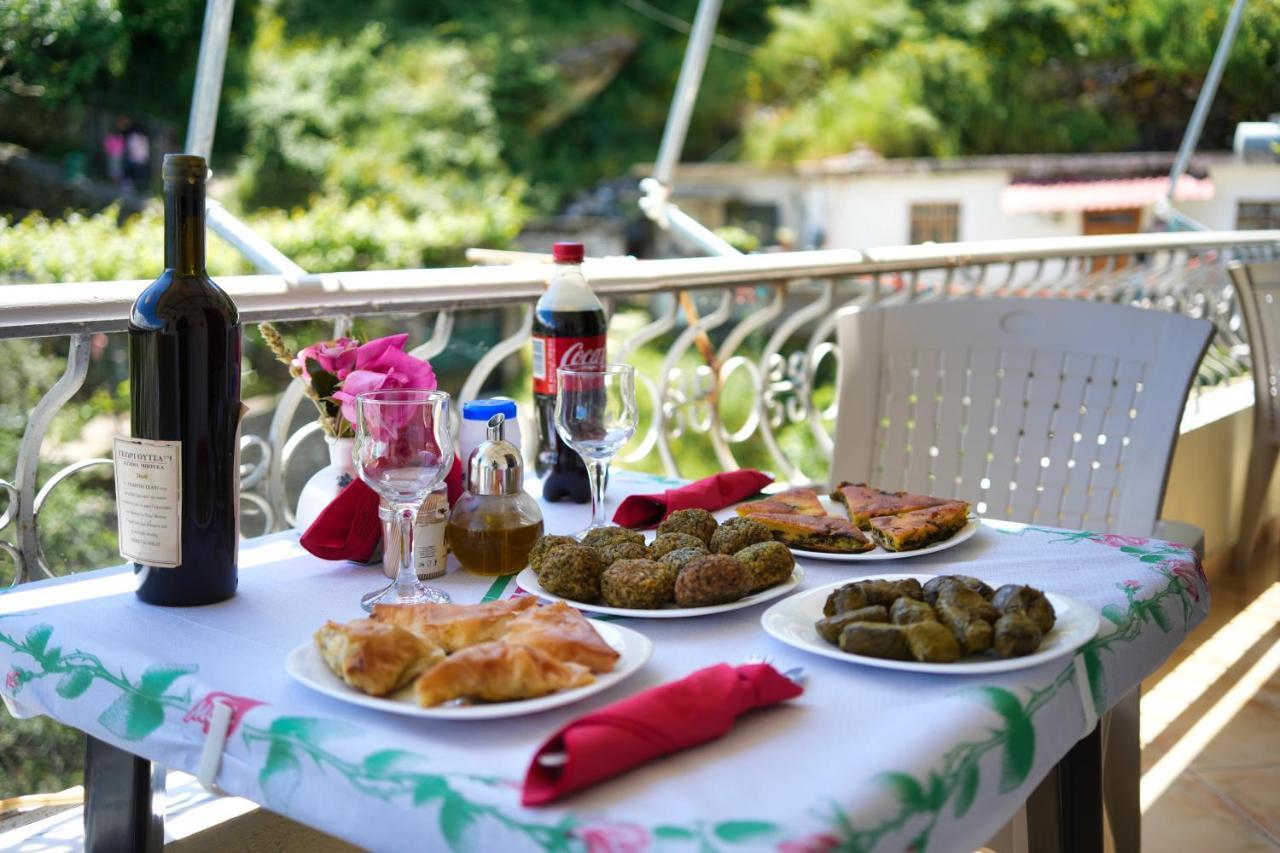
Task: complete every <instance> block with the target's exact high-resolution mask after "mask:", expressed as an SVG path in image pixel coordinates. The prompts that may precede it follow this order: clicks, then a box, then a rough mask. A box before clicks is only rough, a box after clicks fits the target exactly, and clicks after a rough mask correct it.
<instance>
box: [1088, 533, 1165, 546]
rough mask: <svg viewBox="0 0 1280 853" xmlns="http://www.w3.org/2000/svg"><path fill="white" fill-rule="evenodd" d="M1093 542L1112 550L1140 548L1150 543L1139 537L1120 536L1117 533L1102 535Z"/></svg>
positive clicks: (1148, 540)
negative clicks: (1108, 546)
mask: <svg viewBox="0 0 1280 853" xmlns="http://www.w3.org/2000/svg"><path fill="white" fill-rule="evenodd" d="M1093 541H1094V542H1101V543H1102V544H1103V545H1110V546H1111V547H1112V548H1141V547H1142V546H1143V545H1146V544H1147V543H1148V542H1150V541H1151V540H1150V539H1143V538H1142V537H1141V536H1121V535H1119V534H1117V533H1104V534H1102V535H1101V536H1096V537H1094V540H1093Z"/></svg>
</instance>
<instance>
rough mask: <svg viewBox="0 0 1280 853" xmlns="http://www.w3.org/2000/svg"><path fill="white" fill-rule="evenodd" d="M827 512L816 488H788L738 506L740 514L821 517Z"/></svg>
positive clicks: (749, 515)
mask: <svg viewBox="0 0 1280 853" xmlns="http://www.w3.org/2000/svg"><path fill="white" fill-rule="evenodd" d="M826 514H827V510H826V508H825V507H824V506H823V505H822V501H820V500H819V499H818V493H817V491H816V490H814V489H788V490H787V491H785V492H778V494H776V495H770V496H769V497H767V498H762V499H760V500H758V501H752V502H751V503H745V504H742V505H741V506H739V507H738V515H741V516H748V517H751V516H757V515H812V516H815V517H821V516H824V515H826Z"/></svg>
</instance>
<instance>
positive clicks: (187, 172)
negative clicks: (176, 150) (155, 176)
mask: <svg viewBox="0 0 1280 853" xmlns="http://www.w3.org/2000/svg"><path fill="white" fill-rule="evenodd" d="M161 173H162V174H163V175H164V179H165V180H166V181H203V180H205V178H206V177H208V175H209V164H208V163H206V162H205V159H204V158H203V157H200V156H198V155H196V154H166V155H164V168H163V169H162V170H161Z"/></svg>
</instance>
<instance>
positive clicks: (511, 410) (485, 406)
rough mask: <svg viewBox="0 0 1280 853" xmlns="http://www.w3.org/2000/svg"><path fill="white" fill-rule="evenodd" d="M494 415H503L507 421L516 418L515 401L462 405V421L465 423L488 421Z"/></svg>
mask: <svg viewBox="0 0 1280 853" xmlns="http://www.w3.org/2000/svg"><path fill="white" fill-rule="evenodd" d="M494 415H503V416H504V417H506V419H507V420H509V421H513V420H515V418H516V401H515V400H501V399H492V400H472V401H471V402H469V403H463V404H462V419H463V420H465V421H486V422H487V421H488V420H489V418H491V417H493V416H494Z"/></svg>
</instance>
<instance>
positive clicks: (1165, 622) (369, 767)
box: [0, 474, 1209, 853]
mask: <svg viewBox="0 0 1280 853" xmlns="http://www.w3.org/2000/svg"><path fill="white" fill-rule="evenodd" d="M610 488H611V497H612V498H618V497H620V496H621V495H623V494H625V493H628V492H644V491H656V490H660V489H661V488H662V485H661V484H659V483H656V482H654V481H652V480H648V479H646V478H643V477H639V476H637V475H626V474H615V476H614V477H613V480H612V483H611V484H610ZM587 515H588V510H587V509H586V508H584V507H581V506H574V505H552V506H548V507H546V521H547V528H548V530H549V531H551V532H570V531H572V530H575V529H578V528H580V527H581V526H583V525H584V524H585V522H586V520H587ZM804 568H805V571H806V573H807V574H806V578H805V582H804V585H803V588H812V587H815V586H819V585H823V584H826V583H830V582H832V581H835V580H841V579H844V578H850V577H856V576H859V575H866V574H872V573H876V572H883V571H900V570H910V571H913V572H921V573H929V574H937V573H946V572H960V573H965V574H971V575H975V576H977V577H980V578H983V579H984V580H986V581H988V582H989V583H991V584H993V585H999V584H1001V583H1005V582H1014V581H1018V582H1034V583H1035V584H1036V585H1037V586H1040V587H1043V588H1044V589H1047V590H1051V591H1055V592H1060V593H1064V594H1067V595H1071V596H1074V597H1076V598H1079V599H1082V600H1084V601H1086V602H1088V603H1090V604H1093V605H1095V606H1096V607H1098V608H1099V609H1100V610H1101V611H1102V614H1103V616H1104V617H1105V618H1104V619H1103V622H1102V625H1103V627H1102V630H1101V631H1100V634H1099V636H1098V638H1097V639H1095V640H1094V641H1093V642H1092V643H1090V644H1089V645H1088V646H1086V647H1085V648H1084V649H1083V650H1082V653H1081V655H1080V657H1081V658H1082V660H1083V662H1084V663H1085V665H1086V666H1085V667H1084V668H1082V669H1087V671H1088V673H1089V678H1088V679H1086V680H1088V681H1089V682H1090V684H1089V685H1088V689H1086V690H1085V691H1080V690H1078V689H1077V685H1076V681H1075V679H1076V672H1077V668H1076V665H1075V664H1074V662H1073V661H1072V660H1070V659H1063V660H1059V661H1057V662H1051V663H1046V664H1044V665H1042V666H1038V667H1035V668H1032V669H1027V670H1022V671H1018V672H1014V673H1008V674H1004V675H999V676H991V677H982V678H978V677H960V676H948V677H942V676H924V675H916V674H907V673H895V672H890V671H885V670H878V669H871V668H864V667H859V666H856V665H853V664H848V663H843V662H838V661H833V660H827V659H825V658H820V657H817V656H811V655H806V654H804V653H802V652H800V651H797V650H794V649H792V648H790V647H788V646H785V645H782V644H780V643H778V642H776V641H774V640H773V639H771V638H770V637H768V636H767V635H766V634H765V633H764V632H763V631H762V630H761V628H760V624H759V620H760V614H761V612H762V611H763V609H764V607H763V606H760V607H754V608H749V609H744V610H739V611H736V612H732V613H725V614H721V615H717V616H711V617H704V618H698V619H682V620H638V619H632V620H624V621H623V622H622V623H621V624H626V625H628V626H629V627H632V628H635V629H637V630H640V631H642V632H644V633H645V634H647V635H648V636H649V637H650V638H652V639H653V641H654V643H655V652H654V656H653V659H652V660H651V661H650V662H649V663H648V664H647V665H646V666H645V667H644V668H643V669H642V670H641V671H640V672H639V673H638V674H637V675H635V676H634V677H632V678H631V679H629V680H627V681H625V682H623V683H622V684H620V685H618V686H616V687H614V688H612V689H611V690H609V691H606V692H605V693H603V694H601V695H599V696H596V697H593V698H590V699H588V700H586V701H584V702H582V703H580V704H578V705H574V706H571V707H567V708H561V709H557V710H553V711H547V712H544V713H541V714H537V715H534V716H529V717H523V718H517V719H510V720H493V721H476V722H455V721H428V720H417V719H410V718H404V717H399V716H395V715H391V714H382V713H379V712H376V711H372V710H366V709H362V708H358V707H354V706H349V705H346V704H345V703H342V702H340V701H337V700H335V699H331V698H329V697H326V696H323V695H320V694H317V693H314V692H312V691H311V690H309V689H307V688H306V687H304V686H302V685H301V684H298V683H295V682H294V681H292V680H291V679H290V678H289V676H288V675H287V674H286V673H285V671H284V658H285V655H286V654H287V653H288V652H289V651H290V650H291V649H292V648H294V647H295V646H297V645H298V644H299V643H300V642H303V641H304V640H306V639H307V638H308V637H310V635H311V633H312V632H313V631H314V630H315V629H316V627H317V626H319V625H320V624H321V623H322V622H323V621H324V620H325V619H327V618H333V619H342V620H345V619H349V618H353V617H355V616H359V615H361V614H360V611H359V605H358V601H359V598H360V595H361V594H362V593H364V592H367V591H368V590H369V589H371V588H373V587H375V586H377V585H379V584H381V583H383V578H382V576H381V575H380V574H379V573H378V572H377V570H376V569H370V568H367V567H356V566H353V565H350V564H343V563H325V562H323V561H320V560H317V559H315V558H313V557H311V556H310V555H308V554H306V553H305V552H303V551H302V550H301V549H300V548H299V547H298V545H297V543H296V537H295V536H294V535H293V534H292V533H288V534H278V535H275V536H270V537H265V538H263V539H258V540H253V541H250V542H247V543H245V545H244V547H243V549H242V551H241V575H240V588H239V593H238V594H237V595H236V597H235V598H234V599H232V600H230V601H227V602H224V603H221V604H217V605H213V606H209V607H200V608H173V609H165V608H157V607H151V606H148V605H145V604H142V603H141V602H139V601H138V600H137V599H136V598H135V597H134V595H133V594H132V576H131V574H129V573H128V572H127V571H125V570H124V569H123V568H122V567H121V568H114V569H105V570H100V571H95V572H89V573H86V574H82V575H78V576H76V577H74V578H67V579H60V580H56V581H46V582H41V583H34V584H28V585H25V586H23V587H19V588H17V589H14V590H12V591H9V592H8V593H6V594H4V595H0V673H3V674H4V681H3V683H0V695H3V696H4V698H5V699H6V701H7V702H8V703H9V704H10V707H11V709H13V710H15V711H17V712H18V713H22V714H36V713H44V714H48V715H50V716H52V717H55V718H57V719H58V720H61V721H62V722H64V723H67V724H69V725H72V726H75V727H76V728H78V729H82V730H83V731H85V732H88V733H89V734H91V735H93V736H95V737H98V738H101V739H103V740H105V741H107V742H110V743H112V744H115V745H117V746H120V747H122V748H124V749H127V750H129V751H131V752H133V753H136V754H138V755H141V756H144V757H146V758H149V759H152V760H154V761H158V762H161V763H163V764H164V765H167V766H169V767H173V768H178V769H182V770H187V771H191V772H194V771H195V769H196V767H197V762H198V759H199V756H200V752H201V749H202V745H203V742H204V738H205V729H206V728H207V723H208V717H209V714H210V711H211V708H212V702H213V700H214V699H215V698H217V697H229V698H230V699H231V701H232V702H233V704H235V705H236V706H237V707H238V709H239V713H238V714H237V715H236V718H235V720H234V722H233V726H234V731H233V733H232V735H231V737H230V738H229V739H228V742H227V746H226V751H225V753H224V757H223V761H222V768H221V772H220V774H219V776H218V784H219V785H220V786H221V787H222V788H223V789H224V790H226V791H228V792H230V793H234V794H238V795H241V796H245V797H248V798H250V799H253V800H255V801H257V802H259V803H262V804H264V805H266V806H267V807H269V808H271V809H273V810H275V811H277V812H280V813H282V814H285V815H288V816H290V817H292V818H294V819H296V820H299V821H301V822H303V823H306V824H309V825H311V826H314V827H316V828H318V829H321V830H323V831H325V832H329V833H332V834H334V835H336V836H339V837H342V838H345V839H347V840H349V841H351V842H354V843H356V844H359V845H362V846H364V847H368V848H371V849H375V850H403V849H439V848H442V847H446V846H447V847H451V848H455V849H467V850H504V851H505V850H522V849H545V850H588V851H605V850H613V851H640V850H648V849H661V850H666V849H670V850H707V849H717V850H719V849H723V850H727V851H738V850H759V849H770V850H780V851H792V853H795V851H800V850H825V849H829V848H831V847H834V846H835V845H837V844H841V843H843V844H844V845H846V846H845V848H844V849H850V850H901V849H907V848H909V847H911V846H912V845H913V844H914V846H915V849H918V850H924V849H929V850H972V849H973V848H974V847H975V846H976V845H979V844H981V843H982V842H983V841H985V840H986V839H987V838H988V837H989V836H990V835H991V834H992V833H993V832H994V831H995V830H997V829H998V828H999V827H1000V826H1001V825H1002V824H1003V823H1004V822H1005V821H1006V820H1007V819H1008V818H1009V817H1010V815H1012V814H1013V812H1014V811H1015V810H1016V808H1017V806H1018V804H1019V803H1020V802H1021V800H1022V799H1024V798H1025V797H1026V795H1027V794H1028V793H1029V792H1030V791H1031V789H1032V788H1033V787H1034V786H1035V785H1036V784H1037V783H1038V782H1039V781H1040V779H1042V778H1043V777H1044V775H1045V774H1046V773H1047V772H1048V771H1049V769H1050V768H1051V767H1052V766H1053V764H1054V763H1056V762H1057V761H1058V760H1059V759H1060V758H1061V757H1062V756H1063V755H1064V754H1065V753H1066V751H1067V750H1068V749H1069V748H1070V747H1071V745H1072V744H1074V743H1075V741H1076V740H1077V739H1078V738H1080V737H1081V736H1082V735H1083V734H1084V726H1085V721H1086V719H1087V717H1086V713H1085V709H1084V707H1083V705H1082V702H1083V700H1084V698H1085V697H1090V696H1091V697H1093V698H1094V699H1095V700H1096V701H1097V703H1098V708H1099V710H1102V709H1105V707H1107V706H1108V705H1109V704H1111V703H1113V702H1115V701H1116V700H1118V699H1119V698H1120V697H1121V696H1123V695H1124V694H1125V693H1127V692H1128V691H1129V690H1131V689H1132V688H1133V687H1134V686H1135V685H1137V684H1138V682H1139V681H1140V680H1141V679H1142V678H1143V677H1144V676H1146V675H1147V674H1148V673H1150V672H1152V671H1153V670H1154V669H1155V668H1156V667H1157V666H1159V664H1160V663H1161V662H1162V661H1163V660H1164V659H1165V658H1166V657H1167V656H1168V655H1169V653H1170V652H1171V651H1172V650H1173V649H1174V648H1175V647H1176V646H1177V645H1178V643H1179V642H1181V640H1182V639H1183V637H1184V636H1185V635H1186V634H1187V632H1188V631H1190V630H1191V629H1192V628H1193V627H1194V626H1195V625H1196V624H1197V623H1198V622H1199V621H1200V620H1201V619H1203V618H1204V616H1205V614H1206V613H1207V611H1208V606H1209V597H1208V589H1207V585H1206V582H1205V579H1204V576H1203V574H1202V573H1201V571H1200V567H1199V565H1198V564H1197V562H1196V560H1195V557H1194V556H1193V555H1192V554H1191V553H1190V552H1189V551H1188V550H1187V549H1185V548H1183V547H1182V546H1178V545H1170V544H1166V543H1163V542H1158V541H1155V540H1150V541H1148V540H1142V539H1133V538H1129V537H1119V536H1108V535H1097V534H1092V533H1075V532H1069V531H1061V530H1053V529H1046V528H1036V527H1024V526H1022V525H1012V524H1002V523H987V524H985V525H984V526H983V529H982V530H980V531H979V533H978V535H977V536H975V537H974V538H973V539H971V540H970V541H968V542H966V543H964V544H962V545H960V546H958V547H956V548H954V549H951V550H949V551H946V552H943V553H940V554H936V555H933V556H929V557H922V558H918V559H914V560H908V561H899V562H893V563H887V562H886V563H878V564H875V563H873V564H860V565H857V566H852V567H851V566H849V565H843V564H839V563H819V562H806V563H805V564H804ZM441 585H443V586H444V587H446V588H447V589H448V590H449V591H450V593H451V594H452V595H453V597H454V600H455V601H458V602H464V603H465V602H474V601H479V600H481V598H482V597H484V596H486V595H490V596H493V595H498V594H501V595H511V594H513V592H514V591H515V584H514V582H510V583H504V582H499V583H498V584H496V585H495V584H494V582H493V581H492V580H490V579H486V578H477V577H471V576H468V575H465V574H462V573H457V572H455V573H451V574H450V575H449V576H448V577H447V578H445V579H444V580H443V581H442V584H441ZM752 654H763V655H768V656H770V657H771V658H772V659H773V660H774V661H775V662H776V663H777V664H778V665H779V666H780V668H785V667H791V666H796V665H802V666H804V668H805V670H806V671H807V673H808V682H807V689H806V691H805V694H804V695H803V696H801V697H800V698H798V699H796V700H794V701H792V702H790V703H788V704H785V705H781V706H776V707H774V708H770V709H766V710H762V711H758V712H755V713H753V714H752V715H750V716H748V717H745V718H743V719H742V720H740V721H739V723H738V725H737V727H736V728H735V729H734V731H733V732H731V733H730V734H729V735H728V736H727V737H725V738H723V739H721V740H719V741H717V742H715V743H711V744H708V745H705V746H703V747H700V748H698V749H695V750H692V751H688V752H685V753H682V754H679V755H675V756H671V757H669V758H667V759H665V760H662V761H660V762H657V763H654V764H651V765H648V766H646V767H643V768H641V769H639V770H636V771H634V772H632V773H630V774H628V775H626V776H624V777H621V778H619V779H615V780H613V781H611V782H608V783H605V784H602V785H599V786H597V787H596V788H594V789H592V790H590V791H586V792H582V793H580V794H577V795H575V796H573V797H571V798H569V799H567V800H565V801H564V802H562V803H560V804H557V805H555V806H552V807H544V808H538V809H525V808H522V807H521V806H520V805H519V784H520V781H521V779H522V778H523V775H524V771H525V769H526V766H527V762H528V761H529V758H530V756H531V754H532V752H533V750H534V748H535V747H536V746H537V745H538V744H539V743H540V742H541V741H542V740H543V739H544V738H545V737H546V736H547V735H549V734H550V733H551V732H552V731H554V730H555V729H556V728H558V727H559V726H560V725H562V724H563V723H564V722H566V721H568V720H569V719H572V718H573V717H575V716H577V715H578V714H581V713H583V712H585V711H588V710H591V709H594V708H597V707H599V706H601V705H604V704H606V703H609V702H612V701H614V700H617V699H619V698H621V697H623V696H626V695H629V694H631V693H633V692H635V691H638V690H641V689H643V688H646V687H650V686H653V685H656V684H660V683H663V682H665V681H669V680H672V679H675V678H679V677H681V676H683V675H686V674H687V673H689V672H691V671H693V670H695V669H698V668H700V667H703V666H706V665H709V664H712V663H716V662H720V661H729V662H738V661H741V660H743V659H744V658H746V657H747V656H749V655H752Z"/></svg>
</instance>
